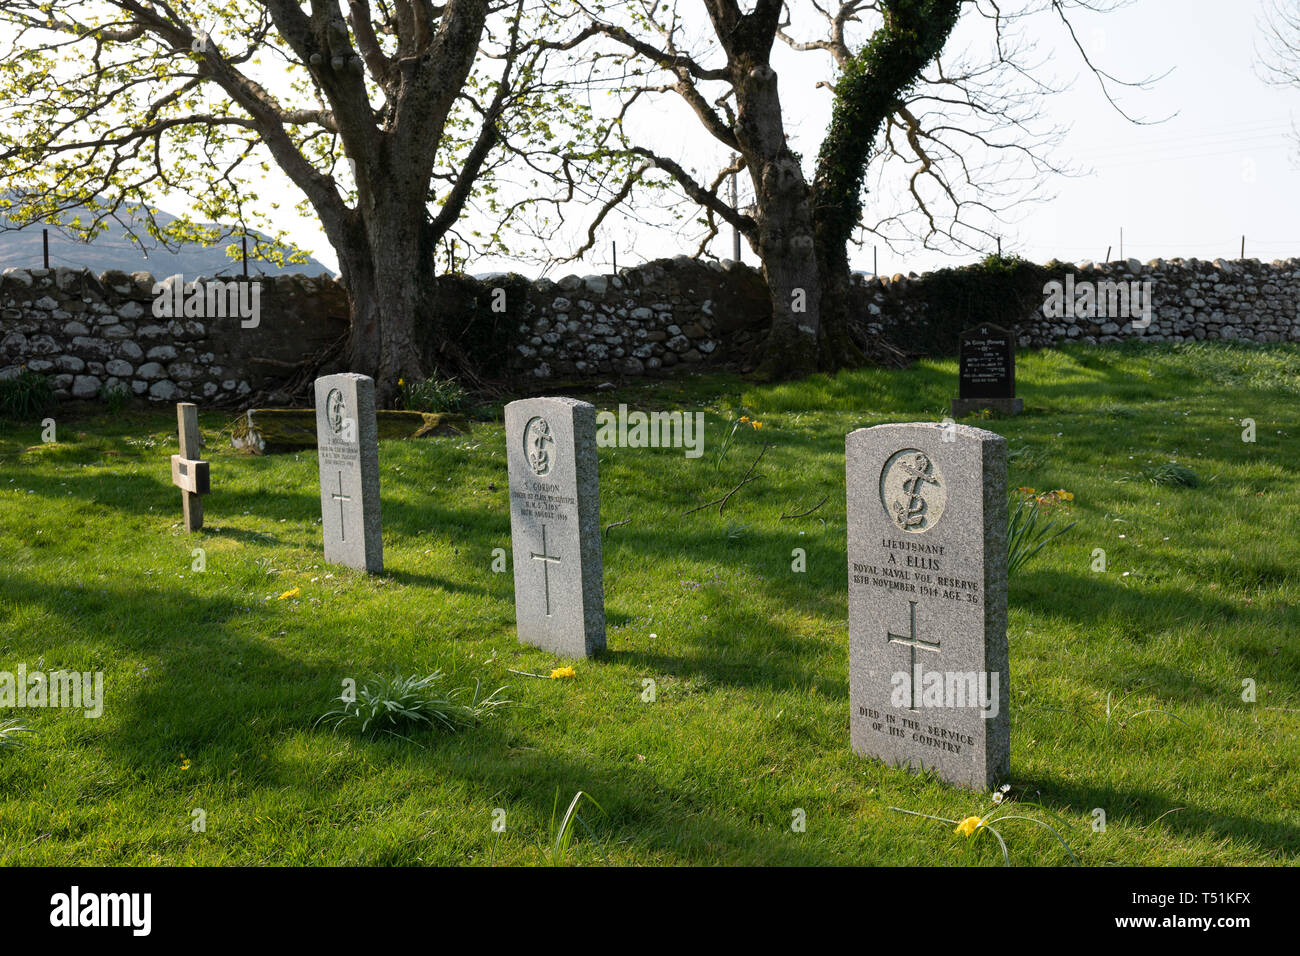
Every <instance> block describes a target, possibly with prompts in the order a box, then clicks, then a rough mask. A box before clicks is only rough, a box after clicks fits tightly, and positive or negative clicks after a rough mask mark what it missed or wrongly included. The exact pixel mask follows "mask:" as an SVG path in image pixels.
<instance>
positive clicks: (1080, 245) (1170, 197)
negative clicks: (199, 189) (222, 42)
mask: <svg viewBox="0 0 1300 956" xmlns="http://www.w3.org/2000/svg"><path fill="white" fill-rule="evenodd" d="M691 3H692V0H683V9H684V10H685V9H690V4H691ZM1263 7H1264V0H1137V2H1136V3H1135V4H1134V5H1133V6H1131V7H1129V8H1126V9H1122V10H1119V11H1117V12H1114V13H1110V14H1107V15H1105V16H1087V15H1085V14H1084V13H1081V12H1077V11H1076V12H1075V13H1073V14H1072V19H1073V22H1074V24H1075V26H1076V30H1077V33H1078V35H1079V37H1080V38H1081V40H1082V41H1083V42H1084V44H1085V46H1086V47H1087V48H1088V51H1089V54H1090V55H1092V56H1094V58H1095V60H1096V61H1097V62H1098V63H1099V64H1100V65H1102V66H1103V67H1104V68H1105V69H1107V70H1108V71H1109V72H1111V73H1113V74H1115V75H1117V76H1119V77H1120V78H1123V79H1127V80H1136V79H1141V78H1144V77H1146V76H1150V75H1158V74H1161V73H1164V72H1165V71H1166V70H1169V69H1171V68H1172V72H1171V73H1170V74H1169V75H1168V76H1167V77H1165V78H1164V79H1163V80H1161V81H1160V82H1159V83H1158V84H1156V86H1155V87H1154V88H1153V89H1151V90H1149V91H1141V90H1134V91H1126V90H1121V91H1120V95H1121V103H1122V105H1123V106H1124V107H1125V108H1126V110H1128V112H1130V113H1131V114H1136V115H1138V116H1140V117H1143V118H1147V119H1159V118H1162V117H1169V116H1171V115H1172V118H1171V119H1169V120H1168V121H1167V122H1164V123H1161V124H1159V125H1155V126H1148V127H1140V126H1134V125H1133V124H1131V123H1128V122H1127V121H1125V120H1124V119H1123V118H1122V117H1121V116H1120V115H1118V114H1117V113H1116V112H1115V110H1114V109H1113V108H1111V107H1110V106H1109V104H1108V103H1107V102H1106V100H1105V98H1104V97H1103V96H1102V94H1101V92H1100V90H1099V89H1098V87H1097V84H1096V81H1095V79H1094V78H1093V76H1092V74H1091V73H1089V72H1088V71H1087V70H1086V68H1085V67H1084V66H1083V64H1082V62H1081V60H1080V58H1079V56H1078V54H1077V52H1076V51H1075V50H1073V49H1072V48H1070V47H1069V46H1068V41H1067V39H1066V36H1065V34H1064V33H1063V32H1062V31H1061V30H1060V29H1059V28H1053V22H1052V20H1051V18H1050V17H1046V18H1039V19H1038V20H1037V21H1035V32H1034V34H1033V36H1034V37H1035V39H1038V41H1039V42H1040V44H1041V46H1040V49H1039V52H1040V53H1043V54H1051V67H1052V68H1054V69H1055V71H1056V74H1055V75H1056V76H1057V77H1058V79H1061V80H1064V81H1066V82H1069V81H1071V80H1073V82H1072V85H1071V88H1070V89H1069V91H1068V92H1066V93H1063V94H1060V95H1058V96H1055V97H1052V98H1050V99H1049V100H1048V101H1047V103H1046V106H1045V112H1046V117H1047V119H1049V120H1051V121H1053V122H1055V123H1059V124H1065V125H1069V126H1070V127H1071V128H1070V131H1069V133H1068V136H1067V138H1066V139H1065V141H1064V144H1063V147H1062V149H1061V151H1060V153H1058V154H1056V155H1057V156H1058V157H1059V158H1061V159H1064V160H1067V161H1073V162H1075V163H1077V164H1079V165H1082V166H1085V167H1091V170H1092V171H1091V172H1090V173H1088V174H1085V175H1083V176H1080V177H1077V178H1066V177H1056V178H1054V179H1053V180H1052V181H1051V182H1049V183H1048V184H1047V190H1048V192H1049V193H1054V194H1055V198H1054V199H1052V200H1051V201H1050V202H1047V203H1043V204H1030V205H1026V206H1024V207H1023V208H1021V209H1019V210H1017V211H1016V212H1015V213H1014V218H1015V220H1016V221H1015V222H1014V223H1011V224H1008V225H1006V226H1005V227H1001V229H1002V230H1004V231H1002V235H1003V251H1004V252H1016V253H1019V254H1021V255H1024V256H1025V257H1027V258H1029V259H1032V260H1034V261H1038V262H1044V261H1047V260H1048V259H1051V258H1053V257H1056V258H1060V259H1062V260H1066V261H1082V260H1084V259H1094V260H1099V259H1101V258H1103V257H1104V256H1105V255H1106V251H1107V247H1111V257H1112V258H1119V256H1120V230H1121V229H1123V254H1124V255H1125V256H1136V257H1138V258H1140V259H1143V260H1147V259H1152V258H1156V257H1164V258H1172V257H1174V256H1184V257H1192V256H1196V257H1199V258H1207V259H1212V258H1215V257H1220V256H1222V257H1224V258H1235V257H1236V256H1237V255H1238V254H1239V251H1240V246H1241V236H1242V235H1243V234H1244V235H1245V237H1246V255H1247V256H1253V257H1258V258H1261V259H1265V260H1271V259H1275V258H1286V257H1288V256H1300V225H1297V220H1298V219H1300V171H1298V170H1297V168H1296V165H1295V156H1296V152H1297V149H1296V143H1295V132H1294V130H1293V117H1295V116H1297V115H1300V89H1295V90H1285V89H1277V88H1274V87H1271V86H1268V85H1267V84H1265V83H1264V82H1263V81H1262V80H1261V79H1260V78H1259V75H1258V73H1257V70H1256V67H1255V59H1256V53H1257V49H1259V48H1261V47H1262V37H1261V31H1260V27H1259V20H1260V17H1261V14H1262V10H1263ZM1040 33H1041V38H1040V36H1039V34H1040ZM783 56H784V57H786V58H789V57H794V58H795V59H793V60H787V59H783V60H780V61H778V62H777V66H778V72H779V73H780V74H781V76H782V97H783V100H784V104H785V107H786V112H787V123H788V127H789V128H790V129H791V130H792V131H793V132H794V135H795V142H794V143H793V145H794V147H795V149H796V150H799V151H801V152H802V153H803V154H804V155H805V157H809V158H810V157H812V156H813V155H814V154H815V152H816V146H817V143H818V142H819V141H820V138H821V133H822V130H823V129H824V125H825V117H826V114H827V110H826V102H827V99H826V94H825V93H824V92H821V91H817V90H815V89H814V88H813V84H814V82H815V80H817V79H819V78H823V77H824V76H825V75H826V74H825V73H824V72H821V73H818V70H819V69H821V70H824V67H825V65H826V61H825V60H824V59H822V57H821V55H820V54H806V53H805V54H797V55H795V54H792V53H788V52H786V53H785V54H783ZM797 69H802V70H808V71H810V72H808V73H806V74H805V75H803V76H800V74H799V73H798V72H797ZM673 109H675V107H664V110H665V112H663V113H662V114H661V116H662V117H663V118H665V119H666V118H667V117H670V116H672V115H673V113H672V110H673ZM1174 114H1176V115H1174ZM654 126H655V127H656V128H657V129H659V130H663V131H666V132H667V133H668V135H670V136H671V137H672V141H671V142H663V141H660V142H658V143H655V144H654V145H655V146H656V148H657V149H659V150H660V151H661V152H665V153H669V154H671V155H675V156H678V157H690V156H692V155H696V156H699V155H701V152H700V151H701V150H704V149H710V147H709V146H708V145H706V144H705V141H706V140H708V137H707V136H706V135H705V134H703V132H702V131H700V130H699V129H698V127H697V126H696V125H695V123H694V121H693V120H689V121H688V120H686V119H685V118H683V119H682V121H680V122H663V121H659V122H655V123H654ZM709 143H711V141H709ZM285 188H286V189H288V188H290V187H287V186H286V187H285ZM742 188H743V187H742ZM266 192H267V193H270V192H271V190H266ZM294 198H295V199H296V198H297V197H296V196H295V197H294ZM868 201H869V202H871V201H873V200H872V199H871V197H868ZM286 205H288V204H286ZM290 219H292V217H290ZM286 224H287V225H288V222H286ZM289 228H290V238H291V239H292V240H293V241H294V242H296V243H297V244H298V245H300V246H301V247H303V248H305V249H307V250H309V251H310V252H311V253H312V254H313V255H315V256H316V257H317V258H318V259H320V260H321V261H322V262H324V263H326V264H327V265H328V266H330V267H331V268H335V269H336V268H337V257H336V256H335V255H334V252H333V250H332V249H331V248H330V247H329V244H328V243H327V242H326V241H325V239H324V236H323V234H322V233H321V231H320V229H319V228H318V227H317V226H316V225H315V223H314V222H312V221H310V220H297V221H293V223H292V225H289ZM606 235H608V236H609V237H610V238H612V239H616V240H618V243H619V262H620V265H623V266H627V265H631V264H634V263H636V262H639V261H644V260H646V259H651V258H655V257H657V256H661V255H674V254H677V253H681V252H686V253H690V252H692V251H693V248H694V247H693V244H688V243H687V241H686V240H685V239H684V238H681V237H677V236H674V235H671V234H669V233H667V232H661V231H655V230H646V229H640V230H638V229H635V228H632V229H629V227H628V226H627V225H626V224H615V225H612V226H611V228H610V229H609V230H607V231H606ZM730 250H731V237H730V233H729V231H728V232H727V233H726V234H724V235H722V236H720V237H719V238H718V239H716V240H715V241H714V244H713V246H712V251H713V252H714V253H715V254H716V255H718V256H719V257H727V256H730V254H731V252H730ZM556 251H557V252H566V253H567V252H568V251H569V250H567V249H565V250H556ZM878 251H879V269H880V271H881V272H883V273H894V272H908V271H917V272H922V271H925V270H927V269H932V268H937V267H942V266H945V265H954V264H959V263H962V262H967V261H971V260H972V259H974V258H976V257H975V256H974V255H972V254H966V255H962V256H957V257H955V258H954V257H946V256H944V255H941V254H937V253H934V252H929V251H926V250H923V249H918V248H914V247H913V248H910V249H907V250H900V252H899V253H895V252H892V251H890V250H889V249H888V247H886V246H884V245H883V244H882V245H880V247H879V250H878ZM986 251H992V246H991V244H990V248H989V249H988V250H986ZM744 258H745V259H746V261H748V262H751V263H753V262H754V261H755V258H754V256H753V254H752V252H751V251H750V250H749V249H748V247H746V248H745V250H744ZM609 261H610V255H609V249H608V245H607V243H604V242H602V243H601V246H600V247H599V248H597V249H594V250H592V252H591V253H589V254H588V256H587V257H586V258H585V259H584V260H583V261H582V262H580V263H573V264H571V265H568V266H561V267H559V271H560V274H562V273H563V272H567V271H574V272H579V273H586V272H599V271H607V270H608V268H609ZM854 267H855V268H859V269H864V270H870V269H871V268H872V250H871V248H870V247H869V246H868V247H866V248H865V249H862V250H858V251H857V252H856V254H855V257H854ZM502 268H515V269H518V271H523V272H525V273H533V272H536V271H537V270H536V268H534V267H531V266H524V267H520V266H519V265H518V264H512V263H509V262H504V261H499V260H498V261H492V260H479V261H476V262H473V263H471V265H470V271H472V272H487V271H495V270H497V269H502Z"/></svg>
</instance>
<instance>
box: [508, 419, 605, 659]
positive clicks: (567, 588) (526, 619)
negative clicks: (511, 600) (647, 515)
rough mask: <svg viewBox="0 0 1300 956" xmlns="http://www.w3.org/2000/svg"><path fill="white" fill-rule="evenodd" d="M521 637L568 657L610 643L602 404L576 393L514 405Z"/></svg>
mask: <svg viewBox="0 0 1300 956" xmlns="http://www.w3.org/2000/svg"><path fill="white" fill-rule="evenodd" d="M506 462H507V466H508V468H509V475H510V539H511V543H512V545H513V548H514V565H515V621H516V626H517V629H518V633H519V640H520V641H521V642H522V643H525V644H533V645H536V646H537V647H541V648H545V649H546V650H548V651H552V652H553V653H555V654H559V655H562V656H564V657H590V656H592V655H593V654H596V653H599V652H600V651H602V650H604V648H605V588H604V582H603V580H602V578H601V543H600V486H599V481H598V476H597V459H596V409H595V407H594V406H592V405H590V404H588V403H587V402H580V401H578V400H577V399H572V398H528V399H523V400H522V401H518V402H511V403H510V404H509V405H507V406H506Z"/></svg>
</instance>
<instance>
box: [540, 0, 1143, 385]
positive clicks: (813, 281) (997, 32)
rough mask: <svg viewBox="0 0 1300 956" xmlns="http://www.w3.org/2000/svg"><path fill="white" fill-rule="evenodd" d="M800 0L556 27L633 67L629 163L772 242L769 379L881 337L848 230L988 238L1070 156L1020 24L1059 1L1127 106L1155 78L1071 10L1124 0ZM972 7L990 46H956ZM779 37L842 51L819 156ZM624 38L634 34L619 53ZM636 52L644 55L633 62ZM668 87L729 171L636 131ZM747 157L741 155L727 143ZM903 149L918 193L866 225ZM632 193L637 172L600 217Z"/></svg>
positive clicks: (567, 44) (651, 4)
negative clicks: (874, 186)
mask: <svg viewBox="0 0 1300 956" xmlns="http://www.w3.org/2000/svg"><path fill="white" fill-rule="evenodd" d="M794 3H795V0H789V2H788V3H787V2H786V0H754V2H753V5H752V8H750V9H748V10H745V9H742V7H741V5H740V3H739V0H703V6H704V9H705V11H706V13H707V15H708V20H709V25H710V27H711V35H709V36H708V37H705V38H696V37H693V36H692V35H691V30H690V24H689V23H688V21H687V19H686V18H684V17H683V16H682V15H681V14H680V13H679V10H678V6H677V4H676V2H675V0H632V2H630V3H627V4H623V5H620V6H618V7H615V8H612V9H611V8H594V7H587V6H584V7H583V11H584V14H585V16H586V17H587V18H588V19H589V22H588V24H587V25H586V26H585V27H584V28H583V30H582V31H581V32H580V33H579V34H577V35H575V36H574V37H572V38H570V39H568V40H566V41H563V43H560V42H557V46H562V47H564V48H572V47H573V46H576V45H578V44H583V43H593V42H594V43H599V44H601V45H602V46H601V49H602V53H601V56H602V57H603V58H604V61H605V62H606V64H610V63H613V64H616V65H617V66H618V67H619V68H620V69H621V70H622V75H623V76H624V77H631V79H632V81H631V82H627V83H625V84H624V85H623V87H622V93H623V99H622V105H621V108H620V110H619V111H618V113H617V115H616V117H615V127H614V128H615V133H616V134H617V135H618V136H621V137H622V140H621V143H622V146H623V148H624V149H625V150H626V152H627V154H628V155H631V156H635V157H639V158H640V159H641V160H643V164H642V165H641V166H640V167H637V168H636V169H634V170H632V171H631V173H630V177H641V178H642V179H650V178H652V177H654V176H655V175H656V174H658V175H659V176H666V177H668V178H669V179H670V180H671V181H672V182H673V184H674V185H675V187H676V188H677V189H679V190H680V191H681V192H682V193H683V194H684V195H685V196H686V197H687V198H689V200H691V201H692V202H694V203H696V204H698V206H699V207H700V208H701V209H702V210H703V212H704V216H703V219H704V223H703V225H704V229H705V234H704V241H705V242H707V241H708V239H709V238H711V237H712V236H713V235H715V234H716V232H717V230H718V228H719V226H720V225H730V226H732V227H734V228H735V229H737V230H739V232H740V233H741V234H742V235H743V236H744V237H745V238H746V240H747V241H748V243H749V245H750V247H751V248H752V249H753V250H754V251H755V252H756V253H757V254H758V256H759V258H760V260H761V262H762V266H763V272H764V275H765V277H766V279H767V283H768V287H769V290H770V294H771V303H772V319H771V323H772V324H771V333H770V335H769V337H768V341H767V346H766V354H765V356H764V357H763V361H762V364H761V366H760V372H761V373H762V374H765V375H768V376H782V375H797V374H802V373H804V372H807V371H810V370H812V369H814V368H821V369H835V368H839V367H841V366H843V365H853V364H858V363H859V362H861V361H862V360H863V358H864V357H865V356H864V350H870V349H871V348H873V346H874V345H875V343H872V342H870V341H868V340H867V339H866V338H865V337H864V336H862V335H860V334H857V332H856V330H855V329H853V328H851V325H850V322H849V290H850V281H849V280H850V272H849V245H850V243H853V242H857V241H861V237H862V235H863V233H864V231H865V232H867V233H871V234H874V235H878V236H881V237H883V238H884V239H885V240H886V241H890V242H892V241H896V240H898V239H904V238H905V239H912V240H919V241H920V242H922V243H924V244H926V245H929V246H943V245H945V244H946V245H947V246H948V247H949V248H959V249H963V248H964V249H979V248H983V249H984V250H987V249H988V248H989V246H990V245H991V244H992V240H993V236H992V234H991V232H990V223H991V222H993V221H996V220H997V218H998V217H999V216H1000V215H1001V214H1002V213H1003V212H1004V211H1005V210H1006V209H1007V208H1009V207H1010V206H1012V205H1013V204H1015V203H1016V202H1020V201H1023V200H1024V199H1026V198H1031V197H1032V196H1033V194H1034V193H1035V191H1036V190H1038V189H1039V188H1040V187H1041V185H1042V184H1043V182H1044V181H1045V180H1046V178H1047V175H1048V174H1049V173H1052V172H1060V171H1062V170H1063V166H1062V165H1061V164H1058V163H1055V162H1053V161H1052V160H1051V158H1050V151H1051V147H1052V146H1053V145H1055V144H1056V143H1057V142H1058V141H1059V138H1060V135H1061V132H1062V130H1061V128H1060V127H1056V126H1046V125H1044V124H1043V123H1041V122H1040V108H1039V107H1040V104H1041V102H1042V98H1043V97H1044V96H1046V95H1048V94H1050V93H1053V92H1056V91H1058V89H1059V87H1055V86H1053V85H1052V84H1050V83H1049V82H1047V81H1046V80H1043V79H1040V78H1036V75H1035V72H1036V71H1035V67H1036V66H1041V61H1034V60H1033V44H1032V43H1028V42H1026V41H1025V40H1024V39H1023V37H1022V36H1020V34H1019V32H1018V28H1019V26H1020V24H1021V22H1022V21H1024V20H1026V19H1027V18H1028V17H1030V16H1033V15H1036V14H1047V15H1049V16H1051V17H1053V18H1055V20H1056V21H1058V22H1059V23H1060V24H1062V25H1064V28H1065V31H1066V36H1067V42H1069V43H1072V44H1073V45H1074V46H1075V47H1076V48H1077V50H1078V52H1079V54H1080V55H1081V56H1082V58H1083V61H1084V63H1085V65H1086V67H1087V69H1088V70H1089V71H1091V74H1092V75H1093V76H1094V77H1095V78H1096V80H1097V81H1098V82H1099V83H1100V86H1101V89H1102V91H1103V93H1104V95H1105V96H1106V97H1107V98H1108V99H1110V100H1111V102H1112V103H1115V100H1114V98H1113V92H1112V91H1113V90H1114V88H1115V87H1116V86H1144V85H1146V84H1148V83H1150V82H1152V80H1151V79H1144V80H1142V81H1139V82H1137V83H1124V82H1123V81H1120V80H1118V79H1116V78H1115V77H1113V76H1111V75H1109V74H1107V73H1105V72H1104V71H1102V70H1101V69H1099V68H1098V67H1096V66H1095V65H1094V64H1093V63H1092V62H1091V60H1089V58H1088V54H1087V53H1086V51H1085V49H1084V46H1083V45H1082V43H1081V42H1080V40H1079V38H1078V37H1077V36H1076V34H1075V32H1074V29H1073V26H1072V25H1071V23H1070V20H1069V18H1068V17H1067V10H1068V8H1071V7H1075V8H1084V9H1087V10H1089V11H1097V12H1106V11H1108V10H1113V9H1115V8H1116V7H1117V6H1121V5H1123V2H1122V0H1119V2H1107V0H1096V2H1088V0H1037V2H1035V0H1029V2H1027V3H1026V4H1024V5H1022V6H1021V7H1020V8H1018V9H1017V10H1016V11H1014V12H1010V13H1008V12H1006V11H1003V10H1002V9H1001V6H1000V5H999V4H998V3H996V2H993V0H839V2H838V3H836V4H834V5H826V4H824V2H823V0H807V2H806V3H802V4H800V5H799V6H798V8H797V10H798V16H797V18H796V15H795V12H794V11H795V9H796V8H795V6H794ZM963 9H965V10H966V11H967V12H968V14H969V16H968V20H971V21H974V23H973V26H975V27H979V26H983V27H984V29H985V33H986V34H987V35H988V36H989V37H990V41H989V44H988V45H989V48H990V52H989V53H988V55H987V56H986V57H985V58H984V59H979V58H977V57H973V56H970V55H966V54H964V52H959V53H958V55H956V56H952V57H949V58H947V59H945V58H942V57H941V54H942V53H943V51H944V48H945V46H946V45H947V44H948V42H949V39H950V37H951V36H952V34H953V31H954V29H955V28H956V27H957V24H958V21H959V17H960V15H961V14H962V12H963ZM778 41H780V42H783V43H785V44H787V45H788V46H789V47H790V48H791V49H792V50H795V51H798V52H806V53H809V54H810V55H816V56H820V57H824V58H828V60H829V64H830V67H831V72H832V74H833V76H834V80H833V82H826V81H823V82H820V83H818V84H817V85H818V86H821V87H824V88H825V89H827V90H828V91H829V93H830V97H831V104H830V106H831V109H830V113H831V118H830V123H829V126H828V128H827V130H826V132H825V135H824V136H823V137H822V139H821V142H820V144H819V146H818V149H817V153H816V156H815V159H813V160H812V161H811V162H810V163H808V164H805V163H804V162H803V161H801V158H800V157H799V156H797V155H796V154H795V152H794V150H793V149H792V148H791V145H790V143H791V135H790V129H789V125H788V124H789V121H790V118H789V117H787V116H786V115H785V114H784V112H783V109H782V105H781V80H780V78H778V76H777V74H776V71H775V70H774V69H773V66H772V62H773V48H774V46H775V44H776V43H777V42H778ZM610 47H618V48H621V49H622V51H623V53H622V58H621V59H620V58H619V57H615V56H612V55H611V54H610V53H608V52H607V51H608V48H610ZM630 61H636V62H638V63H639V64H640V65H641V67H640V69H639V70H634V69H629V68H628V66H627V64H628V62H630ZM800 80H806V78H804V77H798V76H795V77H792V78H791V77H789V76H788V77H787V79H786V80H785V83H786V84H787V87H788V85H789V84H791V83H794V82H799V81H800ZM663 94H671V95H674V96H676V97H678V98H679V99H680V100H681V101H682V102H684V103H685V104H686V105H687V107H688V108H689V110H690V111H691V112H692V113H693V114H694V116H695V117H696V119H697V120H698V122H699V123H700V124H701V126H702V128H703V129H704V130H706V131H707V132H708V133H709V134H710V136H711V137H712V138H713V139H714V140H715V141H716V143H717V144H718V146H719V147H720V148H719V149H718V151H717V152H718V153H719V154H720V155H721V157H723V158H721V159H720V160H719V161H718V165H717V169H718V171H717V173H716V175H713V176H712V177H708V176H699V175H696V174H693V173H692V172H691V171H690V170H688V168H687V164H686V163H685V162H684V161H683V160H682V159H680V158H678V157H675V156H673V155H671V153H670V150H669V148H666V146H665V140H664V139H663V138H655V139H654V141H653V142H650V141H648V140H647V138H645V137H640V138H638V136H637V135H636V134H635V133H632V132H629V130H628V124H627V123H626V122H625V120H626V119H627V117H628V115H629V113H630V111H632V110H633V109H634V108H635V106H636V105H637V104H638V103H639V102H643V101H645V100H647V99H654V98H655V97H658V96H660V95H663ZM1116 108H1117V109H1118V108H1119V106H1118V104H1117V103H1116ZM733 154H734V155H735V156H736V157H738V159H734V160H733V159H730V158H727V157H730V156H732V155H733ZM890 161H897V164H899V165H901V166H902V167H903V169H904V176H903V181H902V190H901V191H902V192H903V193H904V194H905V196H906V199H907V202H906V204H905V207H904V208H903V209H902V210H901V211H898V212H892V213H888V214H884V213H882V214H881V215H879V216H876V217H875V218H873V219H872V220H871V221H870V223H864V218H863V211H864V206H863V197H864V193H865V181H866V176H867V173H868V170H869V169H870V168H872V167H873V166H874V167H875V168H877V169H878V170H879V171H880V172H881V174H882V175H883V173H884V171H885V168H886V166H887V165H888V163H889V162H890ZM806 167H807V168H806ZM740 170H744V171H746V172H747V173H748V175H749V180H750V185H751V187H752V192H753V196H754V203H753V205H752V207H750V208H748V209H740V208H736V207H734V206H733V205H732V204H731V203H730V202H729V201H728V200H727V198H726V197H724V195H723V193H722V189H721V187H722V185H723V183H724V182H725V181H726V178H727V177H728V175H729V174H730V173H732V172H733V171H740ZM631 191H632V186H631V184H630V182H624V183H623V184H622V185H621V186H620V188H619V189H618V190H617V191H616V192H614V193H613V194H612V195H610V196H609V197H608V201H607V204H606V207H605V208H602V210H601V212H600V214H599V216H598V218H603V216H604V215H605V214H606V213H607V212H608V209H609V208H611V207H612V206H613V205H615V204H617V203H622V202H625V201H626V199H627V197H628V195H629V194H630V193H631Z"/></svg>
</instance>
